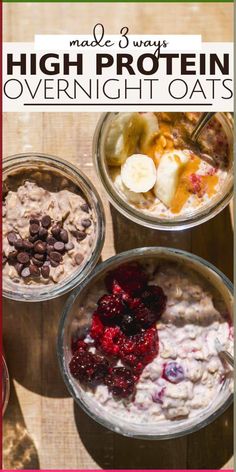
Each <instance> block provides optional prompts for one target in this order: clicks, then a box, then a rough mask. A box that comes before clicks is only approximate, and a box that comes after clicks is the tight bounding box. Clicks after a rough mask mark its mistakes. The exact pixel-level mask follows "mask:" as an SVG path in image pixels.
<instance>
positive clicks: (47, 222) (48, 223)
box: [41, 215, 52, 228]
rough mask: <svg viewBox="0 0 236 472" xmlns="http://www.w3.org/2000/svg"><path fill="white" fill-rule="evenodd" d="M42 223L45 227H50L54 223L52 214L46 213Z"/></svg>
mask: <svg viewBox="0 0 236 472" xmlns="http://www.w3.org/2000/svg"><path fill="white" fill-rule="evenodd" d="M41 224H42V226H43V227H44V228H49V227H50V226H51V224H52V219H51V216H49V215H45V216H43V217H42V219H41Z"/></svg>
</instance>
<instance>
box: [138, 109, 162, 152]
mask: <svg viewBox="0 0 236 472" xmlns="http://www.w3.org/2000/svg"><path fill="white" fill-rule="evenodd" d="M141 117H142V121H143V130H142V134H141V137H140V141H139V143H140V144H139V146H140V151H141V152H142V153H144V154H146V153H147V151H148V148H149V146H150V145H151V144H152V141H153V140H154V138H155V137H156V136H157V135H158V134H159V125H158V119H157V117H156V115H154V113H143V114H142V115H141Z"/></svg>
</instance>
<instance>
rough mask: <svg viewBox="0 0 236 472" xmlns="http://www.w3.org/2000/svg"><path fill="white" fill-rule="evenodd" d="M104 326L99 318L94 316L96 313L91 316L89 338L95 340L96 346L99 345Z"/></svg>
mask: <svg viewBox="0 0 236 472" xmlns="http://www.w3.org/2000/svg"><path fill="white" fill-rule="evenodd" d="M104 329H105V326H104V325H103V324H102V322H101V320H100V317H99V316H98V315H97V314H96V312H95V313H94V314H93V318H92V324H91V328H90V332H89V334H90V336H91V338H93V339H94V340H95V342H96V343H97V344H99V342H100V339H101V338H102V336H103V333H104Z"/></svg>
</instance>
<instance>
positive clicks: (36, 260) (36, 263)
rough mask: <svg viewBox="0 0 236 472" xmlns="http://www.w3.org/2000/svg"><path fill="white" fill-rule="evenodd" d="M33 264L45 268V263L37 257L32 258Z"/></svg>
mask: <svg viewBox="0 0 236 472" xmlns="http://www.w3.org/2000/svg"><path fill="white" fill-rule="evenodd" d="M32 262H33V264H34V265H36V266H37V267H42V266H43V261H39V260H38V259H35V257H32Z"/></svg>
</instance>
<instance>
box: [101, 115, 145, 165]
mask: <svg viewBox="0 0 236 472" xmlns="http://www.w3.org/2000/svg"><path fill="white" fill-rule="evenodd" d="M142 125H143V120H142V115H140V114H139V113H136V112H135V113H118V114H117V115H116V117H115V118H114V120H113V122H112V123H111V126H110V128H109V130H108V134H107V137H106V143H105V153H106V158H107V163H108V165H110V166H120V165H122V164H123V163H124V162H125V160H126V158H127V157H128V156H130V155H131V154H133V153H134V152H135V149H136V146H137V143H138V140H139V138H140V133H141V130H142Z"/></svg>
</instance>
